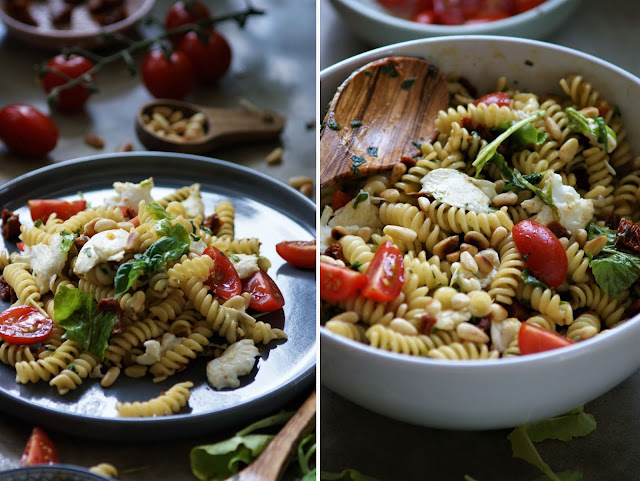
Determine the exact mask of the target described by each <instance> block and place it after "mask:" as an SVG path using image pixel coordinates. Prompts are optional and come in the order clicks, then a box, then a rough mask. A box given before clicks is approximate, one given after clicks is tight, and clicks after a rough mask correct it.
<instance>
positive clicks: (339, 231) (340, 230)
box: [331, 225, 348, 240]
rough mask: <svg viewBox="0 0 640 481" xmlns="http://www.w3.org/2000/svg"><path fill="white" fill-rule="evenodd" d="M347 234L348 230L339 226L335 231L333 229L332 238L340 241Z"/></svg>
mask: <svg viewBox="0 0 640 481" xmlns="http://www.w3.org/2000/svg"><path fill="white" fill-rule="evenodd" d="M347 234H348V232H347V229H345V228H344V227H342V226H341V225H338V226H336V227H334V228H333V229H331V237H332V238H333V239H335V240H340V239H342V238H343V237H344V236H346V235H347Z"/></svg>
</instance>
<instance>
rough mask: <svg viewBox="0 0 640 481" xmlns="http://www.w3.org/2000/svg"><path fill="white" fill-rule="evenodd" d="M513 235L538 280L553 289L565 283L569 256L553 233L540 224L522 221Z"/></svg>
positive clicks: (514, 229)
mask: <svg viewBox="0 0 640 481" xmlns="http://www.w3.org/2000/svg"><path fill="white" fill-rule="evenodd" d="M511 233H512V235H513V240H514V242H515V243H516V247H517V248H518V250H519V251H520V254H522V257H523V258H524V260H525V261H524V262H525V264H526V265H527V268H528V269H529V270H530V271H531V273H532V274H533V275H534V276H535V277H536V278H538V279H539V280H540V281H542V282H544V283H545V284H546V285H548V286H549V287H551V288H552V289H555V288H556V287H558V286H559V285H560V284H562V283H563V282H564V279H565V277H567V269H568V261H567V254H566V253H565V251H564V247H562V244H561V243H560V241H559V240H558V238H557V237H556V236H555V235H553V232H551V231H550V230H549V229H548V228H547V227H545V226H544V225H542V224H540V223H539V222H535V221H533V220H522V221H520V222H518V223H517V224H516V225H515V226H514V227H513V230H512V231H511Z"/></svg>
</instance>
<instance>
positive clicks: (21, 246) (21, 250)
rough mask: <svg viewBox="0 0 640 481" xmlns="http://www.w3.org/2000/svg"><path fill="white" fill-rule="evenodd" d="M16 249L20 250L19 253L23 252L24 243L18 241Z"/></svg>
mask: <svg viewBox="0 0 640 481" xmlns="http://www.w3.org/2000/svg"><path fill="white" fill-rule="evenodd" d="M16 247H17V248H18V249H19V250H20V252H23V251H24V242H22V241H20V242H18V243H17V244H16Z"/></svg>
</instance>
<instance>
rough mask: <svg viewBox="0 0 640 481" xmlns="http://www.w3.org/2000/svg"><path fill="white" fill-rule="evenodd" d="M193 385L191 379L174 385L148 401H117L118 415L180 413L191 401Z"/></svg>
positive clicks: (139, 416) (131, 416) (140, 416)
mask: <svg viewBox="0 0 640 481" xmlns="http://www.w3.org/2000/svg"><path fill="white" fill-rule="evenodd" d="M192 387H193V383H192V382H190V381H187V382H180V383H178V384H175V385H173V386H172V387H171V388H170V389H169V390H167V391H166V392H164V393H162V394H161V395H160V396H158V397H155V398H153V399H149V400H148V401H142V402H141V401H135V402H132V403H130V402H125V403H121V402H118V403H116V411H118V416H121V417H129V418H142V417H154V416H169V415H172V414H176V413H178V412H179V411H180V410H181V409H182V408H183V407H184V406H186V404H187V402H188V401H189V397H190V392H189V389H191V388H192Z"/></svg>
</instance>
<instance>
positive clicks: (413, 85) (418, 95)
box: [320, 57, 449, 187]
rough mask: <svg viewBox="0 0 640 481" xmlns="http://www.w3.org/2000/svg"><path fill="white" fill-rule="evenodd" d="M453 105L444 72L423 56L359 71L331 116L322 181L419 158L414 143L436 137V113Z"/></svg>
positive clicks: (371, 65)
mask: <svg viewBox="0 0 640 481" xmlns="http://www.w3.org/2000/svg"><path fill="white" fill-rule="evenodd" d="M448 106H449V91H448V88H447V82H446V80H445V79H444V76H443V75H442V73H441V72H440V70H439V69H438V68H436V67H434V66H433V65H431V64H430V63H428V62H426V61H424V60H422V59H419V58H410V57H388V58H383V59H380V60H376V61H374V62H371V63H369V64H367V65H365V66H364V67H362V68H360V69H358V70H356V71H355V72H354V73H352V74H351V75H350V76H349V78H347V79H346V80H345V81H344V82H343V83H342V85H341V86H340V87H339V88H338V90H337V92H336V94H335V96H334V97H333V100H332V101H331V104H330V105H329V109H328V111H327V114H326V115H325V119H324V124H325V125H324V128H323V130H322V134H321V137H320V185H321V186H323V187H324V186H327V185H331V184H334V183H338V182H343V181H345V180H349V179H351V178H356V177H365V176H371V175H373V174H375V173H377V172H380V171H383V170H387V169H390V168H392V167H393V165H394V164H396V163H398V162H400V161H401V160H402V158H403V157H415V156H416V155H417V154H419V149H418V147H417V146H415V145H414V142H416V143H420V142H425V141H428V140H432V135H433V134H434V126H433V124H434V120H435V117H436V114H437V112H438V111H439V110H443V109H446V108H447V107H448Z"/></svg>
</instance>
